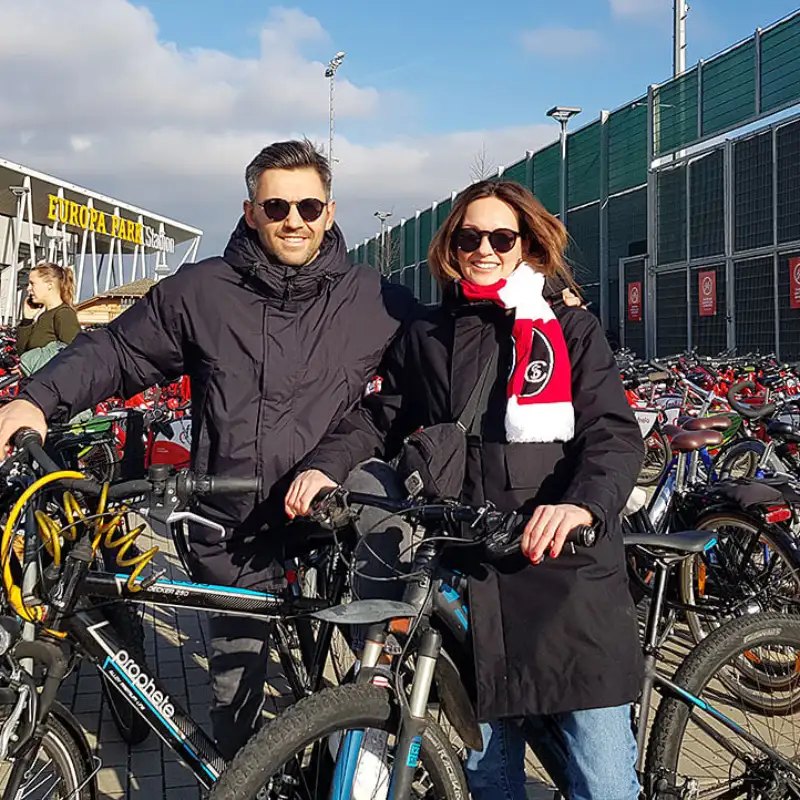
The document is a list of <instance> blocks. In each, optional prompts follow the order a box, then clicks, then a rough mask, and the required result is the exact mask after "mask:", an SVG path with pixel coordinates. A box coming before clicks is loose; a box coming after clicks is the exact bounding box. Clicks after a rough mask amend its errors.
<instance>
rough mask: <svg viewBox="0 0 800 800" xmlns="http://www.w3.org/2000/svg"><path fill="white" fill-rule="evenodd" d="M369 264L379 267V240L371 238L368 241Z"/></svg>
mask: <svg viewBox="0 0 800 800" xmlns="http://www.w3.org/2000/svg"><path fill="white" fill-rule="evenodd" d="M367 264H369V265H370V266H371V267H376V268H377V267H378V266H379V264H378V240H377V239H370V240H369V242H367Z"/></svg>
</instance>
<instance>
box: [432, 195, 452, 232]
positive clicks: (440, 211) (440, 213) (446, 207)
mask: <svg viewBox="0 0 800 800" xmlns="http://www.w3.org/2000/svg"><path fill="white" fill-rule="evenodd" d="M452 207H453V201H452V199H451V198H449V197H448V198H447V200H442V201H441V202H440V203H439V205H437V206H436V230H437V231H438V230H439V228H440V227H441V225H442V223H443V222H444V221H445V220H446V219H447V215H448V214H449V213H450V209H451V208H452ZM434 233H435V231H434Z"/></svg>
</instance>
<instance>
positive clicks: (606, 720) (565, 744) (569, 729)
mask: <svg viewBox="0 0 800 800" xmlns="http://www.w3.org/2000/svg"><path fill="white" fill-rule="evenodd" d="M481 733H482V735H483V750H482V751H480V752H478V751H476V750H470V751H469V756H468V758H467V763H466V772H467V781H468V783H469V788H470V792H471V793H472V797H473V800H525V743H526V742H527V743H528V744H529V745H530V746H531V748H532V749H533V751H534V753H536V755H537V757H538V758H539V761H541V763H542V766H543V767H544V768H545V769H546V770H547V772H548V773H549V775H550V777H551V778H552V779H553V781H554V783H555V784H556V786H557V787H558V789H559V791H560V792H561V794H562V795H564V797H566V798H569V800H637V798H638V797H639V791H640V789H639V781H638V778H637V776H636V769H635V764H636V740H635V739H634V736H633V731H632V730H631V707H630V706H629V705H624V706H616V707H613V708H594V709H588V710H586V711H571V712H568V713H564V714H552V715H548V716H535V717H525V718H523V719H503V720H499V721H497V722H492V723H484V724H482V725H481Z"/></svg>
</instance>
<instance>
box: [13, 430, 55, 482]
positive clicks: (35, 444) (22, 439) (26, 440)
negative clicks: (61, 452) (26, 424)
mask: <svg viewBox="0 0 800 800" xmlns="http://www.w3.org/2000/svg"><path fill="white" fill-rule="evenodd" d="M11 444H12V445H13V446H14V447H16V448H17V449H18V450H24V451H25V452H27V453H28V455H29V456H31V458H33V460H34V461H36V462H37V463H38V464H39V466H40V467H42V469H44V470H47V472H58V471H60V470H61V469H63V468H62V467H61V466H60V465H59V464H57V463H56V462H55V461H53V459H52V458H50V456H49V455H47V453H45V451H44V447H43V442H42V437H41V436H39V434H38V433H37V432H36V431H35V430H33V428H20V429H19V430H18V431H17V432H16V433H15V434H14V435H13V436H12V437H11Z"/></svg>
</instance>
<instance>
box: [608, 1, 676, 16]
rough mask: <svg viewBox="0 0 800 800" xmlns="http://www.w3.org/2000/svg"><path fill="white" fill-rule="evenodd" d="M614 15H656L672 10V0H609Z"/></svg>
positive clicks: (662, 14)
mask: <svg viewBox="0 0 800 800" xmlns="http://www.w3.org/2000/svg"><path fill="white" fill-rule="evenodd" d="M609 2H610V4H611V13H612V14H613V15H614V16H615V17H639V18H648V17H658V16H664V14H665V13H666V12H670V13H671V12H672V0H609Z"/></svg>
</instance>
